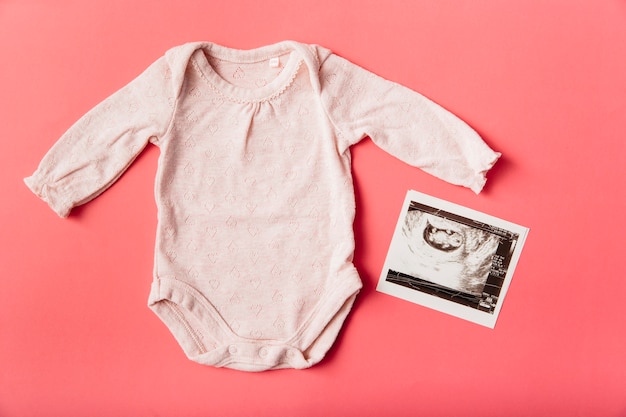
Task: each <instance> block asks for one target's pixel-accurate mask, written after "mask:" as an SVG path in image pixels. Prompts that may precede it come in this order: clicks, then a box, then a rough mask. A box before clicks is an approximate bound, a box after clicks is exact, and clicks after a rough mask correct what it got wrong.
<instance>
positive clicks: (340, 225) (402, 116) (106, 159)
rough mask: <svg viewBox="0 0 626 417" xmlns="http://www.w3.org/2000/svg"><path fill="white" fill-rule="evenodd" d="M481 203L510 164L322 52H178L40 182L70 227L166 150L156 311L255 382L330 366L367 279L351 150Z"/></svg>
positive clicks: (70, 137) (61, 146) (62, 150)
mask: <svg viewBox="0 0 626 417" xmlns="http://www.w3.org/2000/svg"><path fill="white" fill-rule="evenodd" d="M366 136H369V137H371V139H372V140H373V141H374V143H376V144H377V145H378V146H379V147H381V148H382V149H384V150H385V151H387V152H389V153H390V154H392V155H395V156H396V157H398V158H399V159H401V160H403V161H405V162H406V163H408V164H411V165H413V166H416V167H419V168H422V169H424V170H425V171H427V172H429V173H431V174H433V175H436V176H438V177H440V178H442V179H444V180H446V181H448V182H451V183H453V184H459V185H463V186H466V187H469V188H471V189H472V190H473V191H475V192H476V193H478V192H480V190H481V189H482V187H483V185H484V183H485V173H486V171H488V170H489V168H491V166H492V165H493V164H494V162H495V161H496V160H497V159H498V157H499V155H500V154H499V153H497V152H494V151H492V150H491V149H490V148H489V147H487V145H485V143H484V142H483V141H482V139H481V138H480V137H479V136H478V135H477V134H476V133H475V132H474V131H473V130H472V129H471V128H470V127H468V126H467V125H466V124H465V123H464V122H462V121H461V120H459V119H458V118H457V117H456V116H454V115H452V114H451V113H449V112H448V111H446V110H444V109H443V108H441V107H440V106H438V105H437V104H435V103H433V102H432V101H430V100H428V99H426V98H424V97H423V96H421V95H420V94H418V93H416V92H414V91H411V90H409V89H408V88H405V87H402V86H400V85H398V84H395V83H392V82H390V81H387V80H384V79H382V78H380V77H378V76H376V75H374V74H372V73H370V72H368V71H366V70H364V69H362V68H360V67H358V66H356V65H354V64H352V63H350V62H348V61H346V60H345V59H343V58H340V57H339V56H337V55H334V54H332V53H331V52H330V51H328V50H327V49H324V48H322V47H319V46H315V45H305V44H300V43H296V42H292V41H285V42H281V43H278V44H274V45H270V46H265V47H262V48H258V49H254V50H235V49H230V48H226V47H223V46H219V45H216V44H212V43H191V44H186V45H182V46H179V47H176V48H173V49H171V50H170V51H168V52H167V53H166V54H165V55H164V56H163V57H161V58H160V59H158V60H157V61H156V62H155V63H154V64H152V65H151V66H150V67H149V68H148V69H147V70H146V71H145V72H144V73H142V74H141V75H140V76H139V77H138V78H136V79H135V80H134V81H132V82H131V83H130V84H128V85H127V86H126V87H124V88H122V89H121V90H119V91H118V92H116V93H115V94H113V95H112V96H111V97H109V98H108V99H106V100H105V101H103V102H102V103H100V104H99V105H97V106H96V107H95V108H94V109H92V110H91V111H89V112H88V113H87V114H85V116H83V117H82V118H81V119H80V120H78V121H77V122H76V124H74V125H73V126H72V127H71V128H70V129H69V130H68V131H67V133H65V134H64V135H63V136H62V137H61V138H60V139H59V141H58V142H57V143H56V144H55V145H54V146H53V147H52V148H51V149H50V151H49V152H48V153H47V154H46V156H45V157H44V158H43V160H42V161H41V163H40V165H39V168H38V169H37V170H36V172H35V173H34V174H33V175H32V176H31V177H28V178H26V179H25V181H26V184H27V185H28V186H29V187H30V189H31V190H32V191H33V192H34V193H36V194H37V195H38V196H40V197H41V198H42V199H43V200H45V201H46V202H47V203H48V204H49V205H50V207H51V208H52V209H53V210H54V211H55V212H56V213H57V214H58V215H60V216H61V217H65V216H67V215H68V214H69V212H70V210H71V209H72V207H75V206H77V205H79V204H83V203H86V202H87V201H89V200H91V199H92V198H94V197H96V196H97V195H98V194H100V193H101V192H102V191H104V190H105V189H106V188H107V187H108V186H109V185H111V183H113V182H114V181H115V180H116V179H117V178H118V177H119V176H120V175H121V174H122V172H123V171H124V170H125V169H126V168H127V167H128V166H129V165H130V164H131V163H132V161H133V160H134V158H135V157H136V156H137V155H138V154H139V153H140V152H141V150H142V149H143V148H144V147H145V146H146V145H147V144H148V143H152V144H155V145H157V146H158V147H159V148H160V152H161V153H160V157H159V163H158V170H157V174H156V190H155V194H156V202H157V207H158V230H157V236H156V248H155V252H156V253H155V267H154V280H153V283H152V289H151V292H150V297H149V306H150V308H151V309H152V310H154V312H155V313H156V314H157V315H158V316H159V317H160V318H161V320H162V321H163V322H164V323H165V324H166V325H167V326H168V328H169V329H170V331H171V332H172V333H173V335H174V336H175V337H176V339H177V340H178V342H179V343H180V345H181V346H182V348H183V350H184V351H185V353H186V355H187V356H188V357H189V358H190V359H192V360H194V361H197V362H199V363H202V364H206V365H212V366H218V367H221V366H224V367H230V368H234V369H240V370H244V371H263V370H267V369H278V368H307V367H310V366H312V365H314V364H316V363H317V362H319V361H320V360H321V359H322V358H323V357H324V355H325V353H326V352H327V351H328V349H329V348H330V346H331V345H332V343H333V342H334V340H335V338H336V336H337V333H338V332H339V330H340V328H341V326H342V324H343V321H344V319H345V318H346V316H347V315H348V313H349V311H350V309H351V307H352V304H353V302H354V299H355V296H356V294H357V293H358V291H359V289H360V288H361V281H360V278H359V276H358V274H357V271H356V270H355V268H354V265H353V264H352V256H353V252H354V237H353V229H352V226H353V219H354V214H355V204H354V191H353V185H352V177H351V166H350V164H351V161H350V146H351V145H354V144H355V143H357V142H358V141H360V140H361V139H363V138H364V137H366Z"/></svg>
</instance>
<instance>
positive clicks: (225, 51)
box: [193, 41, 303, 103]
mask: <svg viewBox="0 0 626 417" xmlns="http://www.w3.org/2000/svg"><path fill="white" fill-rule="evenodd" d="M286 54H289V57H288V58H287V59H286V62H285V63H284V65H283V68H282V71H280V73H279V74H278V75H277V76H276V77H275V78H274V79H272V81H270V82H269V83H267V84H265V85H263V86H261V87H257V88H246V87H241V86H238V85H235V84H233V83H230V82H229V81H227V80H225V79H224V78H223V77H222V76H221V75H219V74H218V73H217V72H216V71H215V69H214V68H213V66H212V65H211V63H210V62H209V59H208V57H207V55H208V56H211V57H212V58H217V59H221V60H225V61H230V62H235V63H241V64H251V63H256V62H261V61H269V60H270V59H271V58H274V57H282V56H284V55H286ZM193 60H194V65H195V67H196V68H197V69H198V71H199V72H200V74H201V76H202V78H203V79H204V80H205V81H206V82H207V84H208V85H209V87H211V89H212V90H214V91H215V92H216V93H217V94H219V95H221V96H223V97H224V98H225V99H228V100H230V101H235V102H238V103H252V102H262V101H268V100H271V99H273V98H275V97H277V96H278V95H280V94H281V93H283V92H284V91H285V89H287V87H289V86H290V85H291V84H292V83H293V80H294V79H295V77H296V75H297V73H298V70H299V68H300V65H301V64H302V61H303V57H302V56H301V54H300V51H299V48H297V47H296V46H295V45H293V41H283V42H279V43H275V44H272V45H266V46H262V47H259V48H254V49H235V48H229V47H226V46H222V45H218V44H215V43H205V44H202V45H201V46H200V47H199V48H198V50H196V53H195V54H194V56H193Z"/></svg>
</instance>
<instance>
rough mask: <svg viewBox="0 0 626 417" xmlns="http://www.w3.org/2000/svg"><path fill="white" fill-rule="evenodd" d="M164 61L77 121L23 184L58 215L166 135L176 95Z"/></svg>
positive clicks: (85, 199) (90, 194) (109, 180)
mask: <svg viewBox="0 0 626 417" xmlns="http://www.w3.org/2000/svg"><path fill="white" fill-rule="evenodd" d="M171 80H172V76H171V71H170V69H169V66H168V63H167V60H166V58H165V57H163V58H160V59H159V60H157V61H156V62H155V63H153V64H152V65H151V66H150V67H149V68H147V69H146V70H145V71H144V72H143V73H142V74H141V75H139V76H138V77H137V78H136V79H134V80H133V81H131V82H130V83H129V84H128V85H126V86H125V87H123V88H122V89H120V90H119V91H117V92H116V93H114V94H113V95H111V96H110V97H109V98H107V99H106V100H104V101H103V102H101V103H100V104H98V105H97V106H95V107H94V108H93V109H92V110H90V111H89V112H87V113H86V114H85V115H84V116H83V117H81V118H80V119H79V120H78V121H77V122H76V123H75V124H74V125H73V126H72V127H70V128H69V130H68V131H67V132H66V133H65V134H63V135H62V136H61V138H60V139H59V140H58V141H57V142H56V143H55V144H54V146H52V148H51V149H50V150H49V151H48V152H47V154H46V155H45V156H44V157H43V159H42V160H41V162H40V164H39V167H38V168H37V170H36V171H35V172H34V173H33V174H32V175H31V176H30V177H27V178H25V179H24V182H25V183H26V185H27V186H28V187H29V188H30V189H31V190H32V191H33V192H34V193H35V194H36V195H37V196H39V197H40V198H41V199H42V200H44V201H45V202H46V203H48V205H49V206H50V208H52V210H54V211H55V212H56V213H57V214H58V215H59V216H61V217H67V216H68V214H69V212H70V211H71V209H72V208H73V207H75V206H78V205H80V204H83V203H86V202H88V201H89V200H91V199H93V198H95V197H96V196H98V195H99V194H100V193H102V192H103V191H104V190H106V189H107V188H108V187H109V186H110V185H111V184H112V183H113V182H115V181H116V180H117V179H118V178H119V176H120V175H122V173H123V172H124V171H125V170H126V168H127V167H128V166H129V165H130V164H131V163H132V162H133V160H134V159H135V158H136V157H137V156H138V155H139V153H140V152H141V151H142V149H143V148H144V147H145V146H146V145H147V144H148V142H154V143H158V141H159V140H160V139H161V138H162V137H163V136H164V135H165V134H166V132H167V130H168V127H169V123H170V120H171V117H172V114H173V103H174V102H175V96H176V92H175V89H174V86H173V85H172V82H171Z"/></svg>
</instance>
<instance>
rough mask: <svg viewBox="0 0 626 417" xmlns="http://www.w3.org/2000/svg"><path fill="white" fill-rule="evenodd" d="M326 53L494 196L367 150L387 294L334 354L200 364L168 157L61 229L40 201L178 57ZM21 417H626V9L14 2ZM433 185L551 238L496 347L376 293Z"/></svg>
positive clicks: (4, 305)
mask: <svg viewBox="0 0 626 417" xmlns="http://www.w3.org/2000/svg"><path fill="white" fill-rule="evenodd" d="M283 39H295V40H299V41H303V42H310V43H319V44H322V45H324V46H326V47H328V48H331V49H333V50H334V51H335V52H337V53H339V54H340V55H342V56H344V57H345V58H347V59H349V60H351V61H353V62H355V63H357V64H359V65H361V66H363V67H365V68H367V69H369V70H370V71H373V72H375V73H377V74H379V75H382V76H384V77H386V78H388V79H392V80H394V81H397V82H400V83H402V84H404V85H407V86H409V87H411V88H413V89H415V90H417V91H420V92H421V93H422V94H424V95H427V96H428V97H430V98H432V99H433V100H435V101H437V102H439V103H440V104H442V105H444V106H445V107H447V108H448V109H450V110H451V111H453V112H455V113H456V114H457V115H459V116H460V117H461V118H463V119H464V120H466V121H467V122H468V123H469V124H470V125H472V126H473V127H474V128H476V129H477V130H478V131H479V132H480V133H481V134H482V135H483V137H484V138H485V140H486V141H487V143H489V144H490V145H491V146H492V147H493V148H494V149H496V150H498V151H500V152H502V153H503V154H504V157H503V159H502V160H501V161H500V162H499V163H498V165H497V166H496V167H495V168H494V169H493V171H492V172H491V173H490V175H489V179H490V181H489V183H488V185H487V188H486V190H485V192H484V193H483V194H481V195H479V196H475V195H473V193H472V192H471V191H469V190H465V189H461V188H459V187H455V186H452V185H449V184H447V183H444V182H442V181H440V180H437V179H434V178H432V177H429V176H428V175H426V174H425V173H423V172H421V171H418V170H416V169H413V168H411V167H408V166H406V165H404V164H402V163H401V162H399V161H397V160H396V159H394V158H393V157H391V156H389V155H387V154H385V153H384V152H383V151H381V150H379V149H378V148H376V146H375V145H373V144H372V142H371V141H369V140H366V141H363V142H361V143H360V144H358V145H357V146H355V147H354V148H353V157H354V158H353V162H354V167H353V170H354V176H355V182H356V184H355V186H356V192H357V202H356V203H357V212H358V215H357V218H356V222H355V231H356V238H357V250H356V257H355V263H356V265H357V268H358V269H359V271H360V273H361V275H362V279H363V282H364V289H363V291H362V292H361V294H360V296H359V298H358V302H357V303H356V305H355V308H354V310H353V313H352V314H351V316H350V318H349V319H348V320H347V322H346V325H345V327H344V329H343V331H342V332H341V334H340V337H339V339H338V341H337V343H336V345H335V346H334V347H333V349H332V350H331V352H330V353H329V355H328V356H327V358H326V359H325V360H324V361H323V362H322V363H321V364H320V365H318V366H316V367H314V368H311V369H309V370H305V371H293V370H285V371H272V372H266V373H261V374H248V373H242V372H238V371H232V370H225V369H214V368H208V367H203V366H201V365H197V364H195V363H192V362H190V361H189V360H187V359H186V358H185V356H184V354H183V352H182V351H181V349H180V348H179V347H178V345H177V344H176V342H175V340H174V338H173V337H172V336H171V335H170V333H169V331H168V330H167V329H166V328H165V327H164V326H163V325H162V324H161V323H160V321H159V320H158V318H157V317H156V316H154V315H153V313H152V312H150V310H149V309H148V308H147V306H146V303H147V296H148V290H149V286H150V282H151V279H152V278H151V274H152V250H153V243H154V233H155V225H156V208H155V203H154V198H153V179H154V174H155V169H156V164H157V157H158V150H157V149H156V148H154V147H151V148H149V149H147V150H146V151H145V152H144V153H143V154H142V155H141V156H140V157H139V158H138V160H137V161H136V163H135V164H134V165H133V166H132V167H131V168H130V169H129V170H128V172H127V173H126V174H125V175H124V176H123V177H122V178H121V179H120V181H118V182H117V183H116V184H115V185H114V186H113V187H112V188H111V189H109V190H108V191H107V192H106V193H104V194H103V195H102V196H100V197H99V198H98V199H96V200H94V201H93V202H91V203H89V204H87V205H85V206H83V207H81V208H79V209H77V210H75V211H74V214H73V215H72V216H71V217H70V218H69V219H68V220H61V219H59V218H57V217H56V216H55V214H54V213H53V212H52V211H51V210H50V209H48V208H47V206H45V205H44V204H43V203H42V202H40V201H38V200H37V199H36V198H35V197H34V196H33V195H32V194H31V193H30V192H29V191H28V189H27V188H26V187H25V186H24V185H23V183H22V178H23V177H24V176H27V175H29V174H30V173H31V172H32V171H33V170H34V169H35V168H36V166H37V164H38V162H39V160H40V159H41V157H42V156H43V154H44V153H45V152H46V151H47V149H48V148H49V147H50V146H51V145H52V144H53V143H54V142H55V141H56V139H57V138H58V137H59V136H60V135H61V134H62V133H63V132H64V131H65V129H67V128H68V127H69V126H70V125H71V124H72V123H73V122H74V121H75V120H76V119H78V118H79V117H80V116H81V115H82V114H84V113H85V112H86V111H87V110H89V109H90V108H91V107H92V106H93V105H95V104H97V103H98V102H100V101H101V100H103V99H104V98H105V97H106V96H108V95H109V94H111V93H112V92H114V91H115V90H117V89H118V88H120V87H121V86H123V85H124V84H126V83H127V82H128V81H130V80H131V79H132V78H134V77H135V76H136V75H138V74H139V73H140V72H141V71H143V69H145V68H146V67H147V66H148V65H149V64H150V63H152V62H153V61H154V60H155V59H157V58H158V57H159V56H160V55H161V54H162V53H163V52H164V51H165V50H166V49H168V48H170V47H172V46H175V45H177V44H180V43H184V42H187V41H192V40H210V41H214V42H218V43H221V44H224V45H227V46H231V47H237V48H251V47H255V46H261V45H264V44H268V43H273V42H276V41H279V40H283ZM0 54H1V55H0V57H1V58H0V59H1V63H2V65H0V118H1V119H0V121H1V124H2V138H1V139H0V141H1V142H0V144H1V149H0V166H1V167H2V175H1V176H0V187H1V191H2V204H0V219H1V220H0V221H1V222H2V224H1V226H0V227H1V229H0V230H1V235H0V236H1V238H0V267H1V271H2V277H0V282H2V287H1V289H0V416H2V417H12V416H21V417H26V416H65V417H72V416H87V415H88V416H131V415H132V416H210V415H215V416H280V415H290V416H322V415H323V416H332V415H337V416H376V415H389V416H409V415H411V416H414V415H423V416H450V415H457V416H483V417H484V416H528V415H532V416H544V415H550V416H578V415H579V416H626V323H625V320H626V319H625V313H626V279H625V277H626V267H625V266H624V260H625V256H624V254H623V251H624V248H625V243H624V237H625V236H626V223H625V220H624V219H625V218H626V215H625V212H626V204H625V203H626V198H625V193H624V186H625V181H624V178H625V177H626V175H625V169H624V166H625V161H624V158H625V157H626V152H625V150H626V149H625V148H626V146H625V145H624V143H625V141H626V1H624V0H603V1H590V0H587V1H583V0H574V1H571V0H569V1H564V0H563V1H557V0H525V1H483V2H476V1H471V0H459V1H431V0H417V1H408V0H407V1H372V0H368V1H338V0H314V1H313V0H311V1H296V0H291V1H286V0H285V1H258V0H227V1H222V2H218V1H213V2H210V1H200V0H197V1H192V0H176V1H170V2H166V1H154V0H152V1H146V0H133V1H129V0H90V1H84V0H58V1H43V0H38V1H36V0H0ZM409 188H413V189H417V190H419V191H421V192H424V193H427V194H431V195H434V196H436V197H439V198H443V199H446V200H450V201H453V202H455V203H458V204H462V205H465V206H468V207H471V208H473V209H477V210H481V211H484V212H486V213H488V214H491V215H494V216H498V217H501V218H504V219H506V220H509V221H512V222H515V223H519V224H522V225H524V226H528V227H530V228H531V231H530V235H529V238H528V240H527V242H526V247H525V248H524V252H523V253H522V257H521V260H520V263H519V265H518V268H517V270H516V273H515V276H514V277H513V281H512V284H511V287H510V290H509V293H508V295H507V297H506V300H505V302H504V307H503V309H502V312H501V314H500V318H499V320H498V323H497V325H496V327H495V329H494V330H490V329H488V328H483V327H481V326H478V325H475V324H471V323H469V322H466V321H463V320H460V319H457V318H453V317H450V316H447V315H444V314H442V313H437V312H435V311H432V310H428V309H426V308H423V307H420V306H417V305H414V304H411V303H408V302H405V301H401V300H399V299H395V298H392V297H390V296H387V295H384V294H380V293H377V292H376V291H375V286H376V282H377V280H378V276H379V274H380V271H381V268H382V265H383V261H384V257H385V254H386V250H387V246H388V244H389V241H390V239H391V235H392V233H393V227H394V225H395V222H396V219H397V215H398V213H399V210H400V206H401V204H402V201H403V198H404V194H405V192H406V190H407V189H409Z"/></svg>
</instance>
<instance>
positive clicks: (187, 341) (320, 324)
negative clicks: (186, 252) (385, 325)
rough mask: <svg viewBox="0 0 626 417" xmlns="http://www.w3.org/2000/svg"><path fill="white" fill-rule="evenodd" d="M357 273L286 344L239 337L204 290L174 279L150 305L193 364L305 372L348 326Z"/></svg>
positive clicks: (155, 291) (160, 281)
mask: <svg viewBox="0 0 626 417" xmlns="http://www.w3.org/2000/svg"><path fill="white" fill-rule="evenodd" d="M353 273H354V274H355V275H354V276H348V277H346V278H347V279H346V280H344V281H343V282H344V283H345V285H341V286H340V288H335V289H334V291H332V294H330V295H329V296H328V297H326V300H323V301H322V302H321V303H320V305H319V306H318V308H317V309H316V310H315V311H314V312H313V314H312V316H311V317H310V318H309V320H308V321H307V322H305V324H303V326H302V328H301V329H300V330H299V331H298V332H297V334H295V335H294V336H292V337H291V338H289V339H286V340H272V339H259V340H254V339H248V338H243V337H241V336H239V335H237V334H236V333H235V332H233V331H232V330H231V329H230V327H229V326H228V325H227V323H226V322H225V321H224V320H223V318H222V317H221V316H220V314H219V312H218V311H217V310H216V309H215V308H214V307H213V306H212V305H211V304H210V303H209V301H208V300H207V299H206V298H205V297H204V296H203V295H202V294H201V293H200V292H198V291H197V290H195V289H194V288H193V287H191V286H190V285H188V284H187V283H185V282H183V281H180V280H177V279H174V278H157V279H155V281H154V282H153V283H152V288H151V292H150V298H149V301H148V305H149V307H150V309H151V310H152V311H153V312H154V313H155V314H156V315H157V316H158V317H159V318H160V319H161V321H162V322H163V323H164V324H165V325H166V327H167V328H168V329H169V330H170V332H171V333H172V334H173V336H174V337H175V339H176V340H177V342H178V343H179V345H180V346H181V348H182V349H183V351H184V352H185V354H186V355H187V357H188V358H189V359H190V360H192V361H194V362H198V363H200V364H203V365H208V366H214V367H226V368H231V369H237V370H241V371H248V372H260V371H265V370H271V369H286V368H291V369H305V368H309V367H311V366H313V365H315V364H317V363H318V362H320V361H321V360H322V359H323V358H324V356H325V354H326V353H327V351H328V350H329V349H330V347H331V346H332V344H333V342H334V341H335V339H336V338H337V335H338V334H339V331H340V330H341V328H342V327H343V322H344V320H345V319H346V317H347V316H348V314H349V312H350V310H351V308H352V305H353V303H354V300H355V299H356V296H357V294H358V292H359V290H360V288H361V281H360V279H359V278H358V274H357V273H356V270H354V272H353ZM354 278H356V280H355V279H354ZM328 300H335V301H334V302H331V301H328ZM337 300H341V301H340V302H337Z"/></svg>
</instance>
